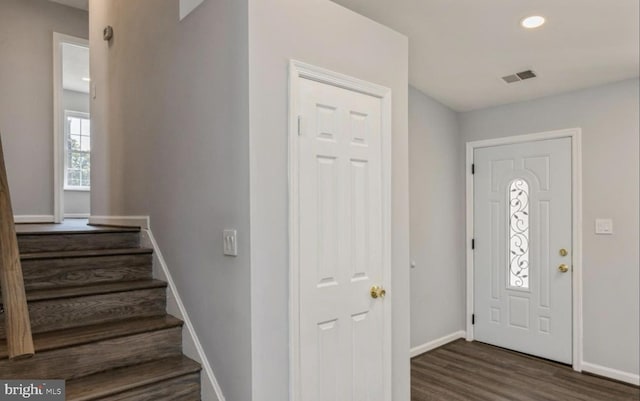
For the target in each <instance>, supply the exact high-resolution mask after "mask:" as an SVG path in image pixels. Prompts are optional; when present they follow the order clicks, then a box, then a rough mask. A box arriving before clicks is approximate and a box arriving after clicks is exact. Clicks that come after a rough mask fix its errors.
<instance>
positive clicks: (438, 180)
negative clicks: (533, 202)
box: [409, 87, 466, 348]
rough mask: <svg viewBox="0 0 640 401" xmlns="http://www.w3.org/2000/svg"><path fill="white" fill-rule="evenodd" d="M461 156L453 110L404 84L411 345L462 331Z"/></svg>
mask: <svg viewBox="0 0 640 401" xmlns="http://www.w3.org/2000/svg"><path fill="white" fill-rule="evenodd" d="M463 157H464V154H463V152H461V151H460V128H459V124H458V115H457V113H456V112H454V111H453V110H451V109H449V108H448V107H446V106H444V105H442V104H440V103H439V102H437V101H436V100H433V99H432V98H430V97H429V96H427V95H425V94H423V93H422V92H420V91H418V90H417V89H415V88H413V87H410V88H409V177H410V181H409V184H410V185H409V188H410V194H411V209H410V211H411V259H412V261H415V263H416V266H415V268H413V269H412V270H411V347H412V348H413V347H418V346H420V345H424V344H425V343H428V342H430V341H433V340H435V339H438V338H441V337H443V336H446V335H449V334H452V333H455V332H457V331H460V330H465V308H466V304H465V291H466V289H465V275H466V272H465V247H464V241H465V240H464V238H465V230H464V226H465V223H464V222H465V218H464V159H463Z"/></svg>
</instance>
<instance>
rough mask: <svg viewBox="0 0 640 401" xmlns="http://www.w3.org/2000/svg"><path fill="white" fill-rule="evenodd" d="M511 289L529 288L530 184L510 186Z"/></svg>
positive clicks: (513, 183) (518, 182)
mask: <svg viewBox="0 0 640 401" xmlns="http://www.w3.org/2000/svg"><path fill="white" fill-rule="evenodd" d="M508 210H509V218H508V221H509V287H512V288H521V289H528V288H529V184H527V182H526V181H525V180H522V179H517V180H514V181H513V182H511V185H509V208H508Z"/></svg>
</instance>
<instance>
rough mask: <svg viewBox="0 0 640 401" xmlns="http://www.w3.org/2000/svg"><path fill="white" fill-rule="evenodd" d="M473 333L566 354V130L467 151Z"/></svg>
mask: <svg viewBox="0 0 640 401" xmlns="http://www.w3.org/2000/svg"><path fill="white" fill-rule="evenodd" d="M473 162H474V170H475V173H474V231H475V232H474V247H475V249H474V251H473V257H474V320H475V324H474V338H475V339H476V340H478V341H482V342H486V343H489V344H493V345H497V346H500V347H504V348H509V349H513V350H516V351H520V352H524V353H527V354H531V355H536V356H540V357H543V358H547V359H552V360H555V361H559V362H563V363H571V362H572V294H571V288H572V287H571V282H572V280H571V274H572V273H571V268H572V252H571V249H570V248H571V241H572V238H571V232H572V214H571V204H572V200H571V138H559V139H549V140H541V141H534V142H527V143H519V144H512V145H502V146H493V147H486V148H477V149H476V150H475V152H474V160H473Z"/></svg>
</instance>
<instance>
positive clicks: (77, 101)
mask: <svg viewBox="0 0 640 401" xmlns="http://www.w3.org/2000/svg"><path fill="white" fill-rule="evenodd" d="M62 104H63V107H64V109H65V110H71V111H79V112H82V113H89V94H88V93H82V92H76V91H72V90H64V91H63V92H62ZM89 203H90V199H89V191H64V214H65V216H68V215H79V214H83V215H88V214H89V211H90V205H89Z"/></svg>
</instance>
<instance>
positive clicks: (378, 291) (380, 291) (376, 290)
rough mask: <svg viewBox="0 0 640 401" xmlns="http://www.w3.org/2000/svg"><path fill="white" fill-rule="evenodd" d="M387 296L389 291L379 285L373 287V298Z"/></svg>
mask: <svg viewBox="0 0 640 401" xmlns="http://www.w3.org/2000/svg"><path fill="white" fill-rule="evenodd" d="M385 295H387V291H386V290H385V289H384V288H382V287H380V286H377V285H374V286H373V287H371V298H373V299H376V298H384V296H385Z"/></svg>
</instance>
